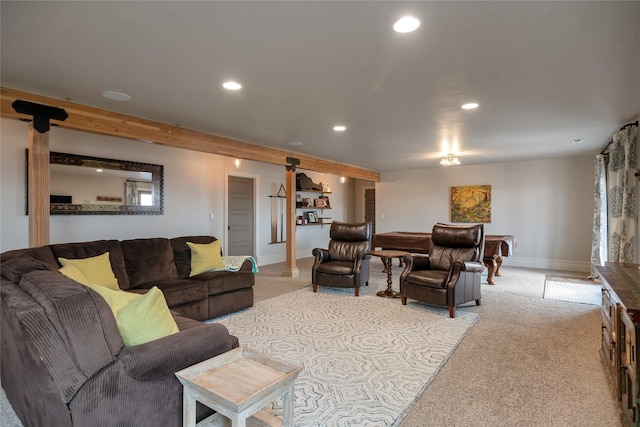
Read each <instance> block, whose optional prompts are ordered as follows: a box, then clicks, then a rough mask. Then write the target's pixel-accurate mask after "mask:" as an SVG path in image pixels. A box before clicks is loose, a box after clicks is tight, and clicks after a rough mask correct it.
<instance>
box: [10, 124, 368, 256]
mask: <svg viewBox="0 0 640 427" xmlns="http://www.w3.org/2000/svg"><path fill="white" fill-rule="evenodd" d="M27 129H28V124H27V123H24V122H20V121H16V120H10V119H0V166H1V168H0V178H1V182H0V198H1V205H0V251H6V250H10V249H18V248H24V247H27V246H28V243H29V236H28V228H29V224H28V217H27V216H26V215H25V203H26V199H25V153H24V150H25V148H27V146H28V139H27V138H28V137H27ZM50 148H51V151H59V152H63V153H73V154H81V155H90V156H95V157H105V158H111V159H124V160H131V161H137V162H144V163H155V164H162V165H164V215H53V216H52V217H51V243H61V242H74V241H77V242H81V241H90V240H96V239H119V240H123V239H133V238H145V237H168V238H171V237H176V236H183V235H192V234H208V235H213V236H216V237H218V238H220V239H221V240H222V241H223V246H224V245H225V238H226V234H225V233H226V228H227V227H226V218H227V213H226V179H227V177H228V176H229V175H238V176H246V177H251V178H254V179H255V182H256V188H255V198H256V200H255V201H256V208H257V215H256V257H257V260H258V263H259V264H260V265H264V264H269V263H275V262H282V261H284V260H285V254H286V252H285V250H286V248H285V245H284V244H269V243H270V240H271V230H270V226H271V205H270V199H269V197H268V196H269V194H271V193H272V191H273V190H272V189H273V188H276V189H277V188H278V187H279V185H280V184H284V183H285V168H284V167H282V166H277V165H270V164H265V163H260V162H251V161H242V164H241V167H240V168H238V169H236V168H235V167H234V165H233V161H234V159H233V158H229V157H222V156H216V155H213V154H206V153H200V152H195V151H188V150H181V149H177V148H171V147H164V146H161V145H158V144H147V143H143V142H137V141H131V140H127V139H120V138H111V137H105V136H101V135H94V134H90V133H84V132H77V131H71V130H67V129H61V128H58V127H52V128H51V132H50ZM307 175H309V176H310V177H311V178H312V179H313V180H314V182H319V181H322V182H329V183H330V185H331V190H332V194H331V198H330V200H331V205H332V208H333V209H332V210H331V214H332V217H333V218H334V219H336V220H343V221H351V220H352V215H353V212H354V203H355V202H354V190H353V186H352V185H349V184H347V185H344V184H340V177H339V176H335V175H329V174H319V173H313V172H308V173H307ZM276 191H277V190H276ZM211 214H213V217H214V220H213V221H212V220H210V215H211ZM328 229H329V227H328V226H323V227H320V226H317V227H305V228H299V229H298V231H297V234H296V240H297V245H296V248H297V256H298V257H299V258H304V257H309V256H311V250H312V249H313V248H314V247H326V245H327V243H328V240H329V232H328ZM225 250H226V247H225Z"/></svg>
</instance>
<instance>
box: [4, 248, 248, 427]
mask: <svg viewBox="0 0 640 427" xmlns="http://www.w3.org/2000/svg"><path fill="white" fill-rule="evenodd" d="M214 240H215V237H211V236H186V237H179V238H175V239H162V238H158V239H134V240H124V241H117V240H100V241H94V242H85V243H65V244H54V245H49V246H43V247H39V248H30V249H21V250H15V251H8V252H5V253H3V254H2V255H1V256H0V261H1V264H0V267H1V273H2V277H1V286H0V296H1V299H0V304H1V305H0V328H1V330H0V345H1V347H0V363H1V366H0V375H1V377H0V378H1V380H2V387H3V389H4V390H5V392H6V395H7V398H8V399H9V401H10V402H11V404H12V406H13V408H14V410H15V411H16V413H17V414H18V417H19V418H20V419H21V420H22V423H23V424H24V425H25V426H52V425H55V426H74V425H75V426H116V425H117V426H159V425H162V426H179V425H181V423H182V386H181V384H180V382H179V381H178V380H177V378H176V377H175V375H174V372H176V371H178V370H180V369H183V368H186V367H188V366H191V365H193V364H195V363H198V362H200V361H203V360H206V359H208V358H210V357H213V356H216V355H218V354H221V353H224V352H226V351H229V350H230V349H232V348H234V347H237V346H238V340H237V338H236V337H234V336H232V335H230V334H229V331H228V330H227V329H226V327H224V326H223V325H221V324H218V323H207V324H205V323H202V322H200V321H198V320H205V319H209V318H212V317H215V316H219V315H222V314H226V313H230V312H233V311H236V310H239V309H242V308H245V307H249V306H251V305H253V284H254V280H255V278H254V274H253V273H252V270H251V264H250V263H249V262H247V263H245V264H244V265H243V266H242V268H241V271H238V272H207V273H203V274H200V275H198V276H194V277H191V278H189V270H190V251H189V248H188V247H187V245H186V242H194V243H210V242H212V241H214ZM105 251H109V255H110V261H111V267H112V270H113V272H114V274H115V276H116V278H117V279H118V284H119V286H120V287H121V288H122V289H123V290H126V291H130V292H137V293H145V292H146V291H147V290H148V289H150V288H151V287H153V286H157V287H158V288H160V289H161V290H162V291H163V293H164V295H165V299H166V301H167V304H168V305H169V307H170V308H171V310H172V314H173V316H174V319H175V321H176V324H177V325H178V329H179V330H180V332H178V333H176V334H173V335H169V336H167V337H164V338H161V339H158V340H154V341H151V342H148V343H146V344H141V345H136V346H132V347H125V346H124V344H123V341H122V337H121V336H120V333H119V331H118V328H117V325H116V322H115V319H114V316H113V314H112V312H111V309H110V308H109V306H108V305H107V303H106V302H105V301H104V299H103V298H102V297H100V295H99V294H97V293H96V292H95V291H93V290H92V289H90V288H88V287H87V286H84V285H81V284H79V283H77V282H75V281H73V280H71V279H69V278H68V277H66V276H64V275H63V274H61V273H60V272H58V271H57V270H58V269H59V268H60V264H59V263H58V262H57V258H58V257H64V258H87V257H93V256H97V255H100V254H102V253H104V252H105ZM210 412H211V411H209V410H208V409H207V408H205V407H204V406H201V405H198V419H201V418H203V417H205V416H206V415H207V414H208V413H210Z"/></svg>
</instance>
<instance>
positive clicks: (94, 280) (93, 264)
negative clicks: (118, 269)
mask: <svg viewBox="0 0 640 427" xmlns="http://www.w3.org/2000/svg"><path fill="white" fill-rule="evenodd" d="M58 261H60V264H62V266H63V267H66V266H67V265H69V264H70V265H73V266H74V267H76V268H77V269H78V270H80V272H81V273H82V274H84V276H85V277H86V278H87V280H88V281H89V283H91V284H94V285H100V286H105V287H107V288H109V289H113V290H119V289H120V287H119V286H118V279H116V276H115V275H114V274H113V270H112V269H111V262H109V252H105V253H103V254H102V255H98V256H94V257H91V258H82V259H67V258H58ZM74 280H75V279H74Z"/></svg>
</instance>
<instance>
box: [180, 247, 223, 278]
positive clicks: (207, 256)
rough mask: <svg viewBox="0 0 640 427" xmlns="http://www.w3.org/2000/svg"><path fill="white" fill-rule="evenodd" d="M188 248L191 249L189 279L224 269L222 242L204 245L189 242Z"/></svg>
mask: <svg viewBox="0 0 640 427" xmlns="http://www.w3.org/2000/svg"><path fill="white" fill-rule="evenodd" d="M187 246H189V248H190V249H191V273H189V277H192V276H195V275H198V274H200V273H204V272H205V271H210V270H213V269H215V268H222V267H223V264H222V255H221V253H220V240H216V241H215V242H211V243H208V244H202V245H201V244H198V243H191V242H187Z"/></svg>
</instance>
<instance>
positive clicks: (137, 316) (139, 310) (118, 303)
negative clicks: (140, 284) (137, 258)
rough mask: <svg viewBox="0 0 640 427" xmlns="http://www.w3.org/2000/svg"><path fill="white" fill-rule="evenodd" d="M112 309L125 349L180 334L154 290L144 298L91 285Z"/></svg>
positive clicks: (160, 293) (162, 297)
mask: <svg viewBox="0 0 640 427" xmlns="http://www.w3.org/2000/svg"><path fill="white" fill-rule="evenodd" d="M91 289H93V290H94V291H96V292H98V293H99V294H100V295H101V296H102V297H103V298H104V299H105V301H107V304H109V306H110V307H111V310H112V311H113V315H114V316H115V318H116V323H117V325H118V330H119V331H120V335H121V336H122V340H123V341H124V345H125V346H126V347H131V346H134V345H140V344H144V343H147V342H150V341H154V340H157V339H160V338H163V337H166V336H169V335H171V334H176V333H178V332H179V330H178V326H177V325H176V322H175V321H174V320H173V317H172V316H171V312H170V311H169V307H167V303H166V301H165V299H164V296H163V295H162V292H161V291H160V289H158V288H157V287H155V286H154V287H153V288H151V289H150V290H149V292H147V293H146V294H144V295H140V294H134V293H130V292H126V291H122V290H111V289H107V288H104V287H101V286H96V285H91Z"/></svg>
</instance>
